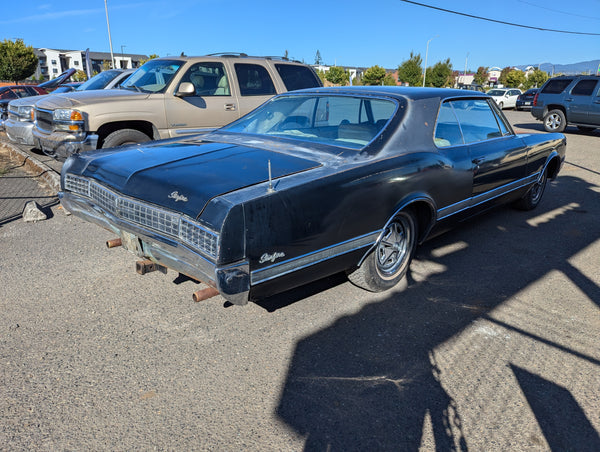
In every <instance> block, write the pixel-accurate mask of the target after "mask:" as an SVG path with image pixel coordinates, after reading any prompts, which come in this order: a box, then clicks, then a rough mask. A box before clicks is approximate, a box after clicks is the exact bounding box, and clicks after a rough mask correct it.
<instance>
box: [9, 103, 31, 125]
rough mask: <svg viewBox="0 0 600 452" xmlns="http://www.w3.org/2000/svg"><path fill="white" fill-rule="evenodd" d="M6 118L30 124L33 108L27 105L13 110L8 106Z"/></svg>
mask: <svg viewBox="0 0 600 452" xmlns="http://www.w3.org/2000/svg"><path fill="white" fill-rule="evenodd" d="M8 117H9V118H10V119H12V120H13V121H21V122H31V121H33V107H32V106H30V105H28V106H20V107H17V108H15V107H13V106H12V105H9V106H8Z"/></svg>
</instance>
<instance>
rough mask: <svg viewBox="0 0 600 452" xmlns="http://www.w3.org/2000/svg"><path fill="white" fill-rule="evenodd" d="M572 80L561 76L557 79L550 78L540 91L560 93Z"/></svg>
mask: <svg viewBox="0 0 600 452" xmlns="http://www.w3.org/2000/svg"><path fill="white" fill-rule="evenodd" d="M572 81H573V79H572V78H561V79H558V80H550V81H549V82H548V83H546V86H544V88H542V93H547V94H560V93H562V92H563V91H564V90H565V88H566V87H567V86H569V84H570V83H571V82H572Z"/></svg>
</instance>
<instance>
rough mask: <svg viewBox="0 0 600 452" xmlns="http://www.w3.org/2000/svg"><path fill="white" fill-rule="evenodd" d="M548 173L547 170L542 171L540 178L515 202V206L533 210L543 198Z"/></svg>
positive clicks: (520, 208)
mask: <svg viewBox="0 0 600 452" xmlns="http://www.w3.org/2000/svg"><path fill="white" fill-rule="evenodd" d="M547 181H548V175H547V173H546V171H544V172H543V173H542V175H541V176H540V178H539V179H538V180H537V181H536V182H535V183H534V184H533V185H532V186H531V187H530V188H529V190H528V191H527V193H525V195H524V196H523V197H522V198H521V199H519V200H517V201H516V202H515V203H514V207H516V208H517V209H519V210H533V209H535V208H536V207H537V205H538V204H539V203H540V201H541V200H542V195H543V194H544V190H545V189H546V182H547Z"/></svg>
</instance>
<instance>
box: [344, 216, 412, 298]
mask: <svg viewBox="0 0 600 452" xmlns="http://www.w3.org/2000/svg"><path fill="white" fill-rule="evenodd" d="M416 244H417V220H416V219H415V217H414V215H413V213H412V212H411V211H408V210H405V211H402V212H400V213H399V214H398V215H396V216H395V217H394V219H393V220H392V221H390V222H389V223H388V224H387V225H386V226H385V228H384V230H383V232H382V234H381V236H380V238H379V240H378V242H377V244H376V245H375V248H374V249H373V251H371V253H369V255H368V256H367V257H366V258H365V259H364V260H363V262H362V264H361V265H360V266H359V267H358V268H357V269H355V270H354V271H352V272H349V273H348V279H349V280H350V282H351V283H352V284H354V285H356V286H358V287H360V288H362V289H365V290H368V291H370V292H383V291H384V290H387V289H391V288H392V287H394V286H395V285H396V284H398V282H400V280H401V279H402V278H403V277H404V275H405V274H406V271H407V270H408V266H409V265H410V261H411V260H412V257H413V254H414V252H415V248H416Z"/></svg>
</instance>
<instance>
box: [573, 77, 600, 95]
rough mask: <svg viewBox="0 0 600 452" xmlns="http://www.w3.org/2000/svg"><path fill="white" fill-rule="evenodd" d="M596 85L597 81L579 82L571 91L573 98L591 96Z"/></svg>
mask: <svg viewBox="0 0 600 452" xmlns="http://www.w3.org/2000/svg"><path fill="white" fill-rule="evenodd" d="M597 84H598V80H592V79H587V80H580V81H579V82H577V84H576V85H575V86H574V87H573V89H572V90H571V94H572V95H573V96H591V95H592V93H593V92H594V89H595V88H596V85H597Z"/></svg>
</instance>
